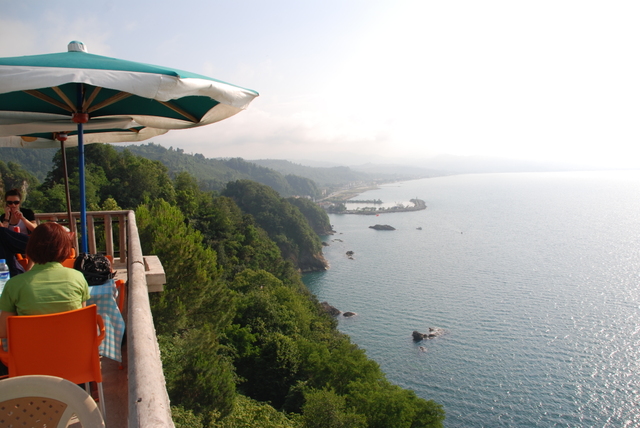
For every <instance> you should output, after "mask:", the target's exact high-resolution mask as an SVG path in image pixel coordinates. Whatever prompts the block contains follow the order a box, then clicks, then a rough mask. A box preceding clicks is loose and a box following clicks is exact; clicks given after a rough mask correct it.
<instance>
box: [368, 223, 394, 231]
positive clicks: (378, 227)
mask: <svg viewBox="0 0 640 428" xmlns="http://www.w3.org/2000/svg"><path fill="white" fill-rule="evenodd" d="M369 229H375V230H396V228H395V227H393V226H389V225H388V224H376V225H375V226H369Z"/></svg>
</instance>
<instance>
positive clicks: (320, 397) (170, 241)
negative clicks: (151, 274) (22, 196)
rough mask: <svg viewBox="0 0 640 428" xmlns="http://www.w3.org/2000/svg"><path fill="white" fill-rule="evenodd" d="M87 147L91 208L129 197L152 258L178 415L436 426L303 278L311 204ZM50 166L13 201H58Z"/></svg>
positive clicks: (182, 419) (211, 427)
mask: <svg viewBox="0 0 640 428" xmlns="http://www.w3.org/2000/svg"><path fill="white" fill-rule="evenodd" d="M73 152H74V150H69V154H70V158H73V157H75V155H76V154H75V153H73ZM86 158H87V167H86V168H87V195H88V198H89V199H90V201H91V204H92V207H93V208H96V209H97V208H107V209H117V208H122V209H135V210H136V217H137V222H138V228H139V232H140V239H141V242H142V245H143V251H144V253H145V254H157V255H158V256H159V257H160V259H161V260H162V262H163V266H164V268H165V272H166V275H167V284H166V286H165V290H164V292H162V293H153V294H152V295H151V300H152V311H153V316H154V322H155V326H156V331H157V335H158V342H159V344H160V349H161V354H162V360H163V366H164V371H165V376H166V381H167V389H168V392H169V396H170V399H171V404H172V413H173V415H174V420H175V423H176V426H177V427H179V428H186V427H189V428H199V427H203V428H204V427H208V428H235V427H249V428H252V427H255V428H258V427H260V428H270V427H273V428H276V427H292V428H320V427H343V428H346V427H354V428H357V427H376V428H383V427H385V428H386V427H399V428H418V427H441V426H442V423H443V420H444V411H443V409H442V407H441V406H440V405H438V404H437V403H435V402H433V401H428V400H424V399H422V398H419V397H417V396H416V395H415V393H413V392H412V391H409V390H405V389H402V388H400V387H398V386H396V385H393V384H391V383H389V382H388V381H387V380H386V378H385V375H384V373H382V372H381V370H380V368H379V366H378V365H377V364H376V363H375V362H374V361H372V360H370V359H368V358H367V357H366V355H365V353H364V351H363V350H361V349H359V348H358V347H357V346H356V345H354V344H353V343H352V342H351V341H350V339H349V337H348V336H346V335H344V334H342V333H340V332H339V331H338V330H337V329H336V325H337V324H336V321H335V319H333V318H332V317H330V316H329V315H328V314H326V313H325V312H324V311H323V310H322V309H321V307H320V305H319V304H318V302H317V300H316V299H315V297H314V296H313V295H311V294H310V293H309V292H308V290H307V289H306V287H305V286H304V284H303V283H302V280H301V276H300V273H299V272H298V269H299V268H300V263H301V260H302V259H304V258H305V257H308V256H309V255H311V256H313V255H317V254H320V253H318V252H317V250H318V245H319V244H318V243H319V240H318V237H317V236H316V235H315V234H314V232H313V231H312V229H311V227H310V226H309V223H308V221H307V220H306V219H307V218H315V220H314V221H315V222H318V224H319V225H320V226H315V227H326V224H327V223H328V219H326V218H325V219H319V218H316V217H319V216H320V217H321V216H322V214H320V213H319V212H316V211H313V210H311V211H309V212H307V213H306V216H305V214H303V213H302V212H301V211H300V209H299V208H297V206H296V205H295V204H296V201H290V200H287V199H284V198H282V197H281V196H280V195H279V194H277V193H276V192H275V191H274V190H273V189H270V188H268V187H266V186H264V185H260V184H258V183H255V182H251V181H248V180H236V181H232V182H229V183H228V184H227V185H226V186H225V187H224V189H223V190H222V192H221V193H222V194H219V193H217V192H211V191H208V190H203V189H202V188H201V187H200V183H199V181H198V180H197V179H196V178H195V177H194V176H192V175H190V174H188V173H186V172H180V173H177V174H176V175H175V176H174V177H171V176H170V175H169V171H168V168H167V167H166V166H165V165H163V164H162V163H161V162H159V161H152V160H148V159H145V158H142V157H139V156H136V155H134V154H132V153H131V152H129V151H124V152H121V153H119V152H117V151H116V150H115V149H114V148H113V147H112V146H108V145H99V144H94V145H90V146H87V147H86ZM72 165H75V163H74V162H73V161H72V160H70V166H71V172H70V175H71V188H72V194H73V195H74V196H72V198H73V200H74V201H77V170H76V168H75V167H73V166H72ZM5 167H6V168H5V169H3V170H2V171H3V176H2V181H3V185H4V186H5V188H7V187H12V186H14V184H10V183H9V182H5V178H6V179H7V180H9V179H10V178H11V179H12V180H15V179H16V177H18V176H20V175H21V174H22V175H24V174H25V171H23V170H22V169H20V168H19V167H17V165H16V164H7V165H5ZM61 178H62V177H61V167H60V156H59V154H58V155H56V157H55V159H54V168H53V169H52V170H51V171H50V172H49V173H48V174H47V179H46V180H45V182H44V183H42V184H38V183H37V182H33V181H32V182H30V185H29V189H28V195H29V196H28V198H27V201H26V202H25V206H27V207H29V208H33V209H36V210H44V211H63V210H64V207H60V206H59V205H58V204H59V202H60V200H59V196H60V193H59V192H60V186H61ZM28 180H34V178H32V177H28V176H25V179H24V180H23V181H28ZM11 183H15V181H14V182H11ZM298 202H299V201H298ZM305 205H306V204H305V203H304V202H303V203H302V205H301V206H302V208H303V210H305V209H306V208H308V207H305ZM50 208H57V209H50ZM324 216H325V217H326V214H325V215H324ZM323 224H324V226H322V225H323ZM296 263H297V265H296Z"/></svg>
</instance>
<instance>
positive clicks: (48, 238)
mask: <svg viewBox="0 0 640 428" xmlns="http://www.w3.org/2000/svg"><path fill="white" fill-rule="evenodd" d="M72 249H73V244H72V238H71V234H70V233H69V232H67V230H66V229H65V228H64V227H62V226H61V225H59V224H58V223H53V222H48V223H42V224H40V225H39V226H38V227H36V228H35V229H33V232H32V233H31V235H30V236H29V242H27V256H28V257H29V258H30V259H31V260H33V261H34V262H35V263H38V264H45V263H49V262H62V261H63V260H65V259H67V258H68V257H70V256H71V251H72Z"/></svg>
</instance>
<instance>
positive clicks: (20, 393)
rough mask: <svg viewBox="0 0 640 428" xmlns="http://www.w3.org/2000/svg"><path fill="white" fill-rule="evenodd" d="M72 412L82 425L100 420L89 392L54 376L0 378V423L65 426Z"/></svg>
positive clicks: (95, 424)
mask: <svg viewBox="0 0 640 428" xmlns="http://www.w3.org/2000/svg"><path fill="white" fill-rule="evenodd" d="M73 415H75V416H76V417H77V419H78V422H80V423H81V424H82V426H83V427H91V428H93V427H98V428H99V427H102V428H104V426H105V424H104V420H103V419H102V415H101V414H100V410H99V409H98V406H97V405H96V402H95V401H93V399H92V398H91V396H90V395H89V394H87V393H86V392H85V391H84V390H83V389H82V388H80V387H79V386H77V385H76V384H74V383H71V382H69V381H68V380H65V379H62V378H59V377H55V376H42V375H34V376H16V377H12V378H8V379H4V380H0V427H23V426H24V427H33V428H42V427H48V428H51V427H58V428H65V427H67V426H68V425H69V423H70V422H74V421H72V417H73Z"/></svg>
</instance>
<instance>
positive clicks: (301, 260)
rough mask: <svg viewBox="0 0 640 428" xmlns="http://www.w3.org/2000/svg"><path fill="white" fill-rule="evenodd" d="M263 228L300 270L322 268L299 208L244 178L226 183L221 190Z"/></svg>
mask: <svg viewBox="0 0 640 428" xmlns="http://www.w3.org/2000/svg"><path fill="white" fill-rule="evenodd" d="M223 194H224V195H225V196H229V197H231V198H233V200H234V201H235V202H236V204H238V206H239V207H240V209H242V210H243V211H244V212H246V213H248V214H251V215H252V216H253V217H254V218H255V219H256V222H257V223H258V224H259V225H260V227H262V228H263V229H264V230H266V231H267V233H268V234H269V237H270V238H271V239H273V240H274V241H275V242H276V244H278V247H279V248H280V251H281V252H282V255H283V257H284V258H286V259H288V260H291V261H292V262H293V263H294V264H295V265H296V266H298V267H299V268H300V269H302V270H303V271H306V270H324V269H325V268H326V262H325V261H324V258H323V257H322V245H321V242H320V239H319V238H318V235H316V234H315V233H314V232H313V230H312V229H311V228H310V226H309V223H308V222H307V220H306V219H305V217H304V216H303V215H302V213H301V212H300V210H298V209H297V208H296V207H295V206H293V205H292V204H291V203H289V202H288V201H287V200H286V199H284V198H281V197H280V196H279V195H278V194H277V193H276V192H275V191H274V190H273V189H271V188H269V187H267V186H264V185H261V184H259V183H256V182H252V181H248V180H238V181H234V182H229V183H227V187H226V188H225V190H224V191H223Z"/></svg>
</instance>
